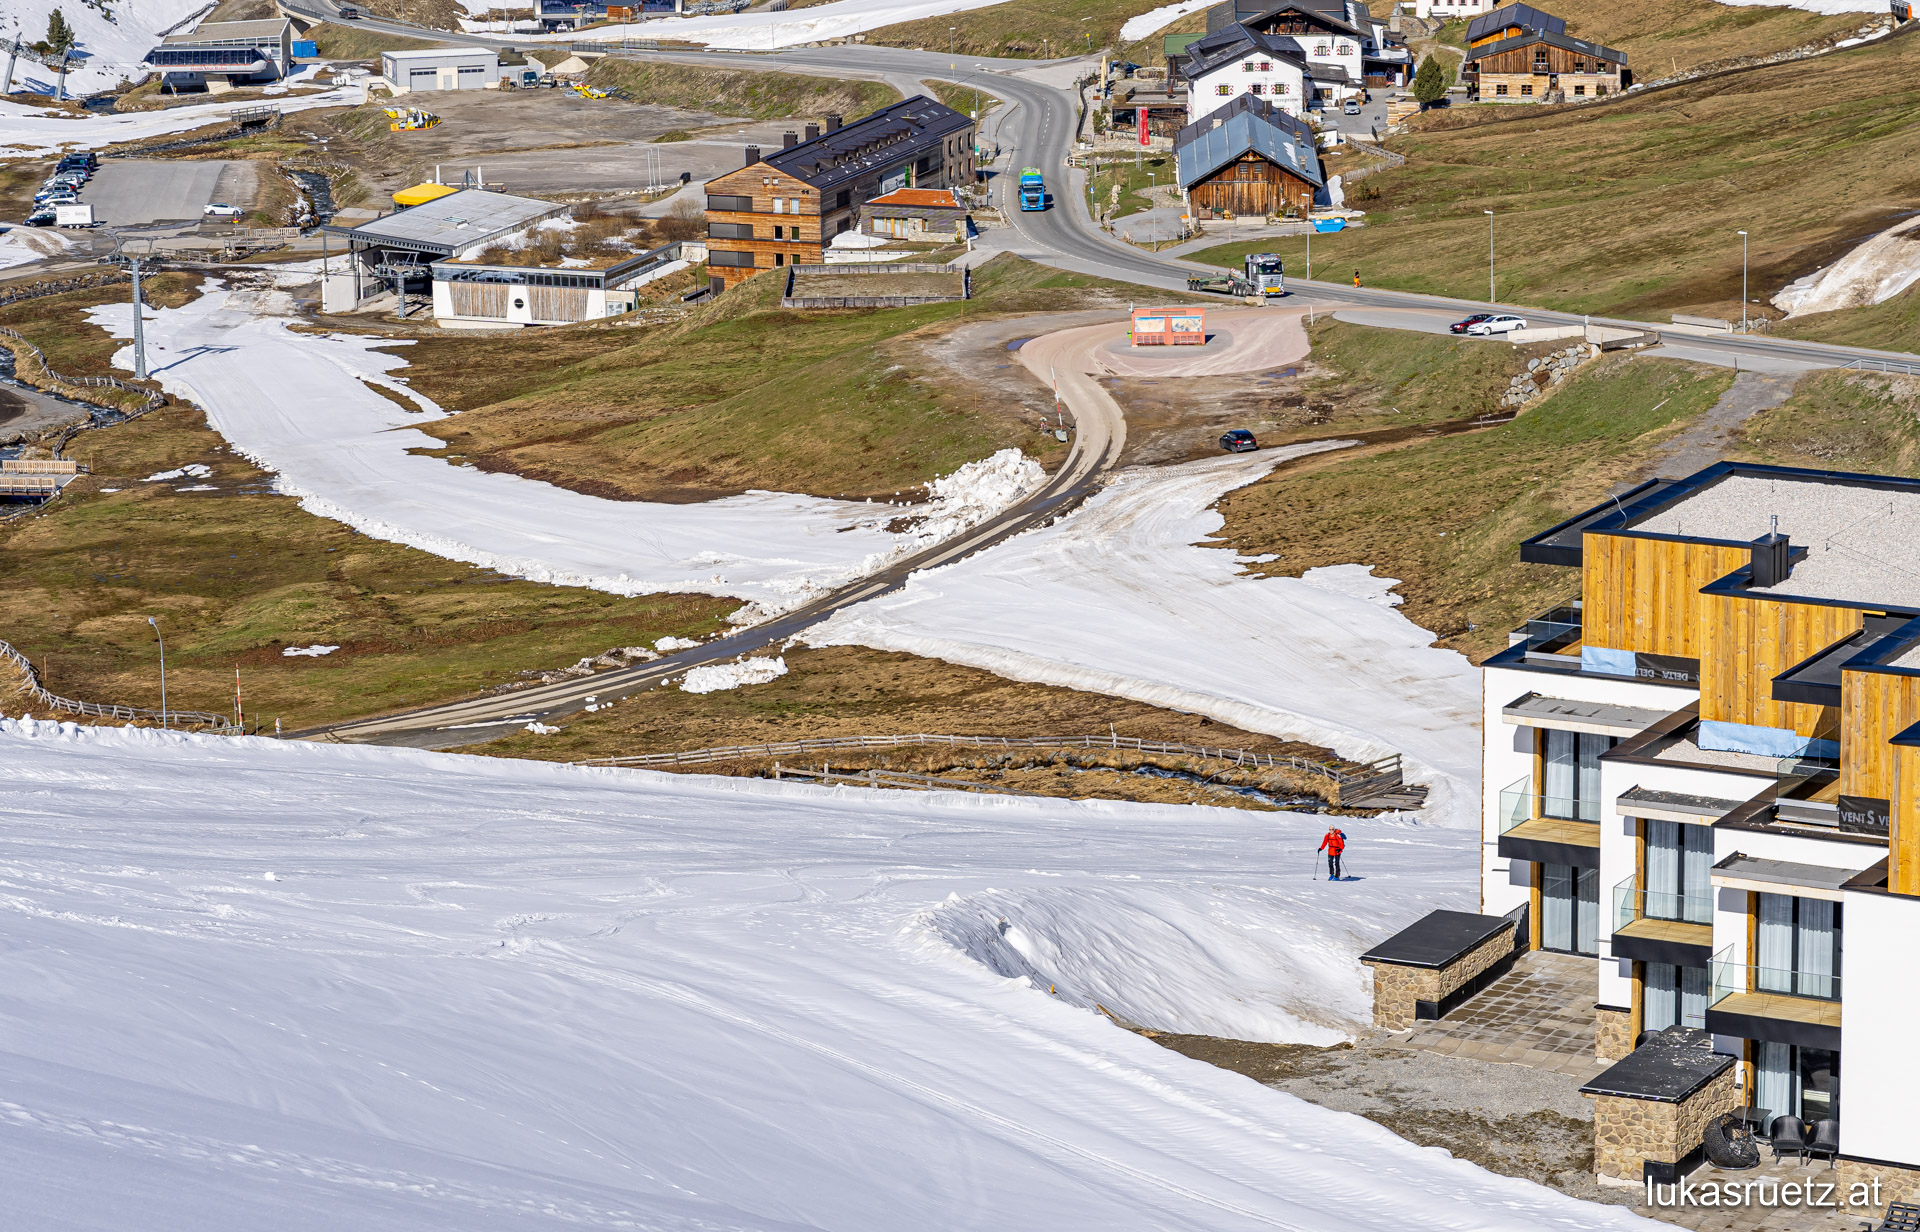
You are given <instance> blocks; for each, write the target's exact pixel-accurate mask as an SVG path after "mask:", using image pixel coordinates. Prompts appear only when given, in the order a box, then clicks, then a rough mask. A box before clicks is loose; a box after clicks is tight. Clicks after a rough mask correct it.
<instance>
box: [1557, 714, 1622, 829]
mask: <svg viewBox="0 0 1920 1232" xmlns="http://www.w3.org/2000/svg"><path fill="white" fill-rule="evenodd" d="M1540 734H1541V737H1542V744H1543V745H1544V748H1543V749H1542V751H1541V752H1542V761H1543V766H1542V770H1543V774H1544V777H1543V779H1542V781H1541V783H1540V815H1541V816H1542V817H1556V818H1560V819H1562V820H1565V821H1592V822H1597V821H1599V820H1600V755H1601V754H1602V753H1604V752H1606V751H1607V750H1608V749H1610V748H1612V747H1613V737H1612V736H1595V735H1591V734H1589V733H1587V732H1570V731H1558V730H1554V729H1548V730H1546V731H1543V732H1541V733H1540Z"/></svg>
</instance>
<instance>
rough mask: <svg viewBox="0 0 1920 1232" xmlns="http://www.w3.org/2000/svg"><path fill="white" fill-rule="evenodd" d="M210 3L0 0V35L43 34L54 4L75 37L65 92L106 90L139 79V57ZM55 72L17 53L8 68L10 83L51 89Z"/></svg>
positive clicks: (32, 38) (29, 38)
mask: <svg viewBox="0 0 1920 1232" xmlns="http://www.w3.org/2000/svg"><path fill="white" fill-rule="evenodd" d="M212 7H213V5H212V4H211V3H209V0H117V2H115V3H110V4H99V5H96V4H90V3H87V2H86V0H7V3H6V4H5V5H0V40H4V41H5V42H6V43H7V44H9V45H10V44H11V43H12V42H13V39H14V36H15V35H16V34H17V35H18V36H19V37H20V38H21V39H22V40H23V41H25V42H28V43H33V42H38V41H39V40H41V39H44V38H46V37H47V18H48V17H49V16H51V15H52V13H53V10H55V9H59V10H60V14H61V16H62V17H64V18H66V21H67V25H68V26H69V27H70V28H71V29H72V30H73V33H74V36H75V38H76V39H77V40H78V41H77V43H76V45H75V47H74V59H73V62H72V64H71V66H70V67H69V69H68V71H67V92H68V93H69V94H92V93H93V92H95V91H96V90H110V89H112V88H113V87H115V86H117V85H119V84H120V83H121V82H122V81H123V80H132V81H138V80H140V78H141V77H142V76H144V74H145V70H143V69H142V68H141V67H140V61H141V60H142V59H143V58H144V57H145V56H146V54H147V53H148V52H149V51H152V50H153V48H154V47H155V46H156V45H157V44H158V43H159V42H160V38H161V36H162V35H164V34H167V33H169V32H171V31H172V30H174V29H175V28H176V27H179V26H181V25H182V24H183V23H185V22H186V21H187V19H188V18H190V17H192V16H193V15H194V14H195V13H199V12H203V11H205V10H207V9H210V8H212ZM103 10H104V11H103ZM109 14H111V16H109ZM59 76H60V75H59V74H58V73H56V72H54V71H53V70H52V69H49V68H47V67H45V66H44V65H41V64H37V63H35V62H33V61H30V60H27V59H25V58H22V59H21V61H20V62H19V64H17V65H16V66H15V68H14V79H13V88H14V89H16V90H30V91H32V92H33V93H36V94H52V93H53V90H54V86H55V84H56V83H57V82H58V80H59ZM3 142H4V139H3V138H0V143H3Z"/></svg>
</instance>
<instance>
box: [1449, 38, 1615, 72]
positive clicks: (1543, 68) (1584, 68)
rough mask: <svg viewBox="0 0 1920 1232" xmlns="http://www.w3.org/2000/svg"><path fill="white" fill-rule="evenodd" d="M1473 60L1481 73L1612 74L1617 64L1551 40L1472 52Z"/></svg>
mask: <svg viewBox="0 0 1920 1232" xmlns="http://www.w3.org/2000/svg"><path fill="white" fill-rule="evenodd" d="M1474 60H1475V63H1476V64H1477V65H1478V66H1479V70H1480V71H1481V72H1483V73H1552V74H1555V75H1556V76H1557V75H1558V74H1561V73H1598V74H1612V73H1617V72H1619V71H1620V68H1621V65H1619V64H1616V63H1614V62H1613V61H1611V60H1607V59H1603V58H1602V57H1600V56H1591V55H1587V54H1586V53H1584V52H1578V51H1570V50H1568V49H1567V48H1565V47H1555V46H1553V45H1552V44H1551V43H1535V44H1533V45H1532V46H1530V47H1515V48H1513V49H1512V50H1510V51H1502V52H1497V53H1495V54H1493V55H1481V56H1476V57H1474Z"/></svg>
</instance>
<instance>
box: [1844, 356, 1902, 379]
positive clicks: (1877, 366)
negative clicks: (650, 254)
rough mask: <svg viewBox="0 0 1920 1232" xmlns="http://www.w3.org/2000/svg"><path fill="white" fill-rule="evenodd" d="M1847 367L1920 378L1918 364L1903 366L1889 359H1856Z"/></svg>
mask: <svg viewBox="0 0 1920 1232" xmlns="http://www.w3.org/2000/svg"><path fill="white" fill-rule="evenodd" d="M1847 367H1849V368H1857V369H1860V370H1861V371H1864V372H1901V373H1905V374H1906V375H1907V376H1920V364H1905V363H1901V362H1900V361H1898V360H1891V359H1856V360H1854V361H1853V362H1852V363H1850V364H1848V365H1847Z"/></svg>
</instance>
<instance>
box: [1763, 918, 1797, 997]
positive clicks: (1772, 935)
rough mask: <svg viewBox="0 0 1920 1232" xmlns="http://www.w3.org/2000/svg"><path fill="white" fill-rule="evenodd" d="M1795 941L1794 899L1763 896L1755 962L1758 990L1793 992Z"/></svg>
mask: <svg viewBox="0 0 1920 1232" xmlns="http://www.w3.org/2000/svg"><path fill="white" fill-rule="evenodd" d="M1793 942H1794V936H1793V898H1792V896H1791V895H1787V894H1762V895H1761V896H1760V922H1759V927H1758V930H1757V933H1756V940H1755V951H1756V952H1755V955H1754V960H1753V962H1754V967H1755V968H1756V970H1755V971H1754V985H1755V986H1756V987H1758V988H1761V989H1763V990H1765V991H1767V992H1792V991H1793V949H1794V945H1793Z"/></svg>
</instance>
